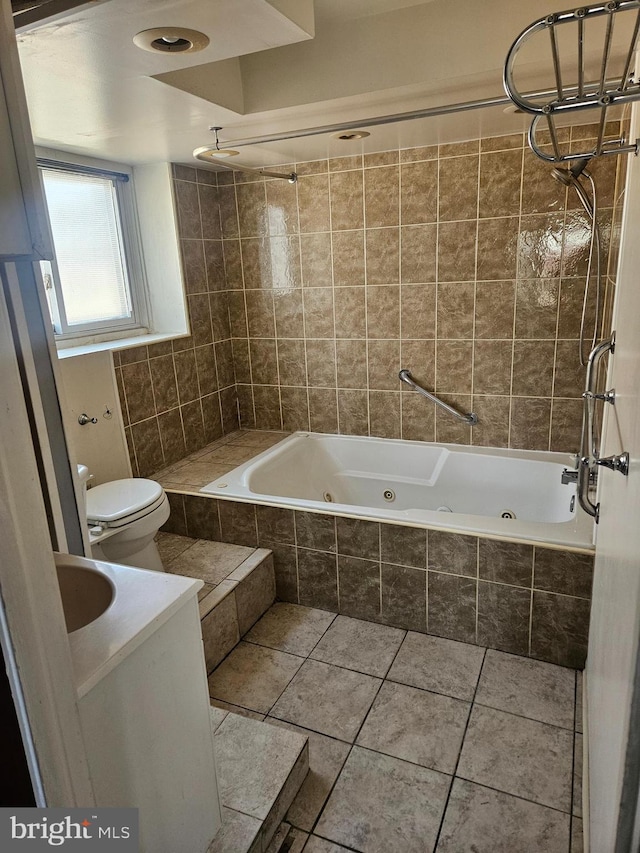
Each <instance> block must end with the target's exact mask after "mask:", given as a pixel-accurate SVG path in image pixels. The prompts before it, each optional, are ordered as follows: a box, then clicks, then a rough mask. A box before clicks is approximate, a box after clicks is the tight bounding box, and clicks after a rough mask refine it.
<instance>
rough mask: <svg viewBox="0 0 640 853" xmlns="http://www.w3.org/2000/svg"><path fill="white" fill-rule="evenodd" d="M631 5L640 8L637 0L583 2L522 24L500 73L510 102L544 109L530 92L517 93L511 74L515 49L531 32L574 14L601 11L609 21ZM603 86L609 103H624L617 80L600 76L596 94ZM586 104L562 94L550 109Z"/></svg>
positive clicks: (533, 109)
mask: <svg viewBox="0 0 640 853" xmlns="http://www.w3.org/2000/svg"><path fill="white" fill-rule="evenodd" d="M633 9H636V10H637V9H640V0H615V2H606V3H595V4H593V5H591V6H583V7H582V8H580V9H577V10H574V9H571V10H569V11H567V12H558V13H557V14H554V15H546V16H545V17H544V18H539V19H538V20H537V21H534V22H533V23H532V24H530V25H529V26H528V27H526V29H524V30H523V31H522V32H521V33H520V35H519V36H518V37H517V38H516V39H515V41H514V42H513V44H512V45H511V47H510V48H509V51H508V53H507V59H506V61H505V66H504V73H503V83H504V88H505V91H506V93H507V95H508V96H509V99H510V100H511V101H513V103H515V104H516V105H517V106H519V107H520V109H521V110H524V112H528V113H533V114H536V113H542V112H543V111H544V110H545V106H540V105H539V104H536V103H533V101H532V97H536V96H532V95H530V94H521V93H520V92H519V91H518V89H517V88H516V85H515V81H514V76H513V71H514V66H515V61H516V57H517V55H518V52H519V51H520V48H521V47H522V46H523V44H524V43H525V42H526V41H528V40H529V38H531V36H533V35H535V34H536V33H538V32H541V31H543V30H545V29H547V28H548V27H550V26H553V28H554V29H555V27H557V26H558V25H562V24H568V23H571V22H575V21H576V18H577V19H578V21H580V20H584V21H586V19H587V18H596V17H600V16H602V15H609V16H610V21H611V20H612V18H613V13H616V12H626V11H630V10H633ZM578 13H580V14H578ZM610 42H611V37H610V36H609V38H608V39H607V41H606V42H605V48H606V54H607V64H608V54H609V49H610ZM632 44H633V43H632ZM604 70H605V76H606V65H605V66H604ZM601 76H602V73H601ZM605 86H606V89H607V90H611V91H607V94H610V95H611V96H612V98H613V99H612V101H611V103H613V102H614V101H615V103H625V102H626V101H625V97H626V96H625V93H624V92H620V91H617V92H616V90H618V88H619V81H618V80H616V81H613V82H610V81H606V83H605V81H604V80H601V83H600V87H599V88H600V94H603V93H604V90H605ZM576 89H577V87H576ZM569 91H570V90H569V88H568V87H567V89H565V90H564V94H565V96H566V94H567V93H568V92H569ZM551 94H553V93H551ZM538 97H540V96H538ZM629 100H637V93H636V96H635V97H633V98H630V99H629ZM590 106H591V104H590V103H585V102H584V100H582V99H581V100H579V101H578V102H577V103H575V102H570V103H567V100H566V97H565V99H564V100H563V103H562V104H553V111H554V112H555V111H557V110H559V109H580V108H585V107H587V108H588V107H590Z"/></svg>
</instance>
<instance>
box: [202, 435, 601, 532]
mask: <svg viewBox="0 0 640 853" xmlns="http://www.w3.org/2000/svg"><path fill="white" fill-rule="evenodd" d="M572 463H573V459H572V457H571V456H569V454H565V453H545V452H539V451H527V450H504V449H494V448H487V447H480V448H476V447H466V446H463V445H457V444H432V443H429V442H421V441H399V440H395V439H382V438H361V437H359V436H342V435H324V434H321V433H305V432H297V433H294V434H293V435H291V436H289V437H287V438H285V439H283V441H281V442H279V443H278V444H276V445H275V446H274V447H271V448H269V450H266V451H264V452H263V453H261V454H259V455H258V456H256V457H254V458H253V459H251V460H250V461H249V462H246V463H245V464H244V465H240V466H239V467H238V468H235V469H234V470H233V471H230V472H229V473H228V474H225V475H224V477H223V478H221V479H219V480H216V481H214V482H213V483H209V484H208V485H207V486H204V487H203V488H202V489H201V492H204V493H206V494H211V495H215V496H216V497H218V498H221V499H226V500H234V501H246V502H250V503H256V504H267V505H270V506H281V507H290V508H292V509H298V510H307V511H313V512H323V513H329V514H332V515H344V516H349V517H352V518H366V519H374V520H377V521H383V522H390V523H393V524H406V525H410V526H413V527H428V528H436V529H441V530H456V531H459V532H463V531H467V532H469V533H476V534H481V535H482V534H484V535H486V536H491V537H494V538H499V539H507V540H512V541H513V540H515V541H527V542H545V543H547V544H550V545H556V546H562V547H565V548H566V547H569V548H580V549H591V548H592V545H593V523H592V520H591V519H590V518H589V516H587V515H586V513H584V512H583V511H582V510H581V509H579V507H578V506H577V501H576V500H575V493H576V488H575V484H573V483H571V484H567V485H564V484H562V482H561V476H562V471H563V469H564V468H566V467H569V468H571V467H573V465H572Z"/></svg>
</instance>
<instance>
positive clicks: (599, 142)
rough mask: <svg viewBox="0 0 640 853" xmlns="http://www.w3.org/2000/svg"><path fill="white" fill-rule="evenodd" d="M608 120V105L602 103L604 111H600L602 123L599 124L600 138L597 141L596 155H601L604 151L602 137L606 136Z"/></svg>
mask: <svg viewBox="0 0 640 853" xmlns="http://www.w3.org/2000/svg"><path fill="white" fill-rule="evenodd" d="M606 120H607V105H606V104H603V105H602V112H601V113H600V123H599V125H598V139H597V141H596V157H599V156H600V154H601V153H602V139H603V137H604V127H605V123H606Z"/></svg>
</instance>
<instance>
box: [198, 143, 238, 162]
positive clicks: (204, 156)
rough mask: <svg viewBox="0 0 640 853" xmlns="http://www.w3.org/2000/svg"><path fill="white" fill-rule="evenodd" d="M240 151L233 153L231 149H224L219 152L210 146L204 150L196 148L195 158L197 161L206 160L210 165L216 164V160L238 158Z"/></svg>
mask: <svg viewBox="0 0 640 853" xmlns="http://www.w3.org/2000/svg"><path fill="white" fill-rule="evenodd" d="M239 153H240V152H239V151H232V150H231V148H224V149H223V150H222V151H219V150H218V149H217V148H211V146H210V145H203V146H202V148H196V149H195V151H194V152H193V156H194V157H195V158H196V160H205V161H208V162H209V163H215V161H216V160H224V159H226V158H227V157H237V156H238V154H239Z"/></svg>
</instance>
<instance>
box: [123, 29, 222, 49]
mask: <svg viewBox="0 0 640 853" xmlns="http://www.w3.org/2000/svg"><path fill="white" fill-rule="evenodd" d="M133 43H134V44H135V45H136V46H137V47H139V48H141V49H142V50H148V51H151V52H154V53H155V52H159V53H196V52H197V51H199V50H204V49H205V47H206V46H207V45H208V44H209V36H206V35H205V34H204V33H201V32H199V31H198V30H187V29H185V28H184V27H154V28H153V29H151V30H142V32H140V33H138V34H137V35H135V36H134V37H133Z"/></svg>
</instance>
